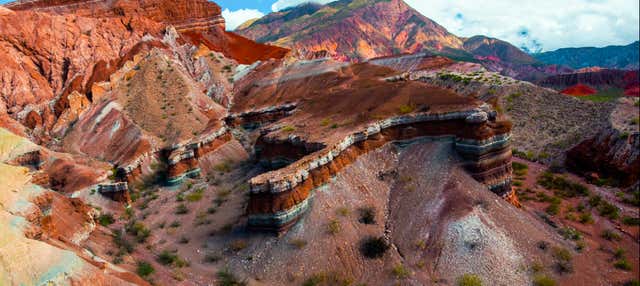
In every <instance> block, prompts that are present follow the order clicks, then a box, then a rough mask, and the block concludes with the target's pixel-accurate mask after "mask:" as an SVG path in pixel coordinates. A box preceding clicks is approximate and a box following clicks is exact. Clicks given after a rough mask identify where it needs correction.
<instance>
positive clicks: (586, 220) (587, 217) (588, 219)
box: [580, 212, 593, 224]
mask: <svg viewBox="0 0 640 286" xmlns="http://www.w3.org/2000/svg"><path fill="white" fill-rule="evenodd" d="M580 223H583V224H592V223H593V217H592V216H591V213H590V212H585V213H582V214H580Z"/></svg>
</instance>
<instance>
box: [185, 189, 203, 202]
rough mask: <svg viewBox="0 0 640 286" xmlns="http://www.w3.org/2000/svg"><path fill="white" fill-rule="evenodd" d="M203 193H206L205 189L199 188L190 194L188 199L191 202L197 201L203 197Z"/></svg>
mask: <svg viewBox="0 0 640 286" xmlns="http://www.w3.org/2000/svg"><path fill="white" fill-rule="evenodd" d="M203 195H204V189H202V188H199V189H197V190H195V191H193V192H191V193H190V194H188V195H187V197H186V199H187V201H190V202H197V201H200V200H201V199H202V196H203Z"/></svg>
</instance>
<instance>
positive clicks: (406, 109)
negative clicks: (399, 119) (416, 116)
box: [398, 104, 416, 114]
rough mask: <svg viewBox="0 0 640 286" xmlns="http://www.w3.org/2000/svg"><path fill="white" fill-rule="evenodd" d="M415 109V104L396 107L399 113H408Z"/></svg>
mask: <svg viewBox="0 0 640 286" xmlns="http://www.w3.org/2000/svg"><path fill="white" fill-rule="evenodd" d="M414 110H416V106H415V105H414V104H403V105H400V107H398V112H399V113H400V114H409V113H411V112H413V111H414Z"/></svg>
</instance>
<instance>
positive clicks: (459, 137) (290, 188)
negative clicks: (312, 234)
mask: <svg viewBox="0 0 640 286" xmlns="http://www.w3.org/2000/svg"><path fill="white" fill-rule="evenodd" d="M489 117H492V118H491V120H488V119H489ZM478 118H480V119H481V120H478ZM509 132H510V125H509V124H508V123H504V122H495V117H494V116H489V115H488V114H487V113H486V112H485V111H483V110H481V109H472V110H466V111H460V112H450V113H442V114H429V113H422V114H414V115H407V116H401V117H395V118H390V119H387V120H383V121H380V122H377V123H374V124H371V125H369V126H368V127H367V128H366V129H365V130H363V131H361V132H357V133H353V134H352V135H349V136H347V137H346V138H344V139H343V140H342V141H341V142H339V143H338V144H336V145H334V146H333V147H331V148H325V149H323V150H321V151H318V152H315V153H313V154H311V155H308V156H306V157H305V158H303V159H302V160H301V162H302V163H296V164H292V165H289V166H288V167H285V168H284V169H281V170H276V171H273V172H270V173H265V174H262V175H260V176H258V177H255V178H253V179H252V180H251V181H250V186H251V192H250V199H249V205H248V208H247V213H248V215H249V227H251V228H253V229H259V230H268V231H276V232H281V231H285V230H286V229H288V228H289V227H290V226H291V225H293V224H294V223H295V222H296V221H297V220H298V219H299V218H300V216H301V215H302V214H303V213H304V212H305V210H306V209H307V208H308V207H309V203H310V202H309V199H310V197H311V193H312V190H313V189H314V188H317V187H319V186H321V185H323V184H325V183H326V182H327V181H328V180H329V179H330V178H331V177H332V176H334V175H335V174H336V173H337V172H339V171H340V170H341V169H343V168H344V167H345V166H347V165H349V164H351V163H352V162H354V161H355V160H356V159H357V158H358V156H360V155H361V154H364V153H367V152H369V151H371V150H374V149H376V148H378V147H380V146H383V145H384V144H386V143H387V142H390V141H397V140H409V139H413V138H417V137H423V136H450V137H451V139H452V140H455V145H456V150H458V152H459V153H461V154H462V155H463V157H464V158H465V159H467V160H468V161H469V163H467V169H468V170H469V171H470V172H471V173H472V175H473V176H474V178H476V179H477V180H479V181H480V182H482V183H484V184H485V185H487V187H488V188H489V189H491V190H492V191H494V192H496V193H497V194H499V195H501V196H504V197H508V196H510V195H511V192H512V191H511V166H510V162H511V150H510V148H509V140H510V133H509Z"/></svg>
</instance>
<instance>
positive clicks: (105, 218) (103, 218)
mask: <svg viewBox="0 0 640 286" xmlns="http://www.w3.org/2000/svg"><path fill="white" fill-rule="evenodd" d="M115 221H116V220H115V219H114V218H113V215H112V214H101V215H100V216H99V217H98V223H99V224H100V225H102V226H109V225H110V224H112V223H114V222H115Z"/></svg>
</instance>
